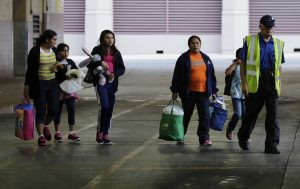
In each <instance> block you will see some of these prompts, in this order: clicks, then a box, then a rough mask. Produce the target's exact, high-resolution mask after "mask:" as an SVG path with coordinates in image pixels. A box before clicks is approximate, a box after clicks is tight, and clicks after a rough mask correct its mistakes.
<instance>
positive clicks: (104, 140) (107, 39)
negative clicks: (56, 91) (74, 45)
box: [87, 30, 125, 144]
mask: <svg viewBox="0 0 300 189" xmlns="http://www.w3.org/2000/svg"><path fill="white" fill-rule="evenodd" d="M99 41H100V44H99V45H98V46H96V47H94V49H93V51H92V55H95V54H98V55H100V56H101V60H102V61H97V62H91V63H90V64H89V65H88V66H87V67H88V68H89V69H95V68H97V67H98V66H102V68H103V69H104V70H105V71H106V72H105V74H104V76H105V77H106V81H105V83H104V85H103V83H102V81H103V80H102V79H99V77H95V79H94V82H93V84H94V86H95V89H96V94H97V98H98V99H99V100H100V103H99V106H100V107H101V108H100V107H99V111H100V113H99V114H98V120H99V121H98V127H97V133H96V141H97V142H98V143H100V144H112V141H111V140H110V139H109V137H108V130H109V128H110V124H111V118H112V113H113V108H114V105H115V93H116V92H117V90H118V78H119V76H121V75H123V74H124V72H125V66H124V63H123V59H122V56H121V53H120V51H119V50H118V49H117V48H116V46H115V34H114V33H113V32H112V31H110V30H104V31H102V32H101V35H100V38H99ZM107 70H108V72H107Z"/></svg>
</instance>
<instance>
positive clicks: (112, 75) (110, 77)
mask: <svg viewBox="0 0 300 189" xmlns="http://www.w3.org/2000/svg"><path fill="white" fill-rule="evenodd" d="M107 76H108V79H109V80H113V79H114V78H115V75H114V74H113V73H109V74H107Z"/></svg>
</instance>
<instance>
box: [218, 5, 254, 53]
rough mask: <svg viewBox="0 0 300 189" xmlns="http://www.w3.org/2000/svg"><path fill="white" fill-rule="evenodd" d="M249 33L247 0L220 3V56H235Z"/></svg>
mask: <svg viewBox="0 0 300 189" xmlns="http://www.w3.org/2000/svg"><path fill="white" fill-rule="evenodd" d="M248 33H249V0H223V2H222V54H235V51H236V49H237V48H239V47H242V45H243V38H244V37H245V36H246V35H248Z"/></svg>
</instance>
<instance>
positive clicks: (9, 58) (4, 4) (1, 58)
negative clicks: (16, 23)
mask: <svg viewBox="0 0 300 189" xmlns="http://www.w3.org/2000/svg"><path fill="white" fill-rule="evenodd" d="M12 7H13V3H12V1H11V0H2V1H0V44H1V45H0V69H1V74H0V79H2V78H8V77H12V76H13V63H12V62H13V55H12V53H13V43H12V42H13V15H12Z"/></svg>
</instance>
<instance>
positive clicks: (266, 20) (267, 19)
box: [259, 15, 275, 28]
mask: <svg viewBox="0 0 300 189" xmlns="http://www.w3.org/2000/svg"><path fill="white" fill-rule="evenodd" d="M259 22H260V23H261V24H262V25H264V26H265V27H266V28H272V27H274V26H275V18H273V17H272V16H270V15H264V16H263V17H261V19H260V21H259Z"/></svg>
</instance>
